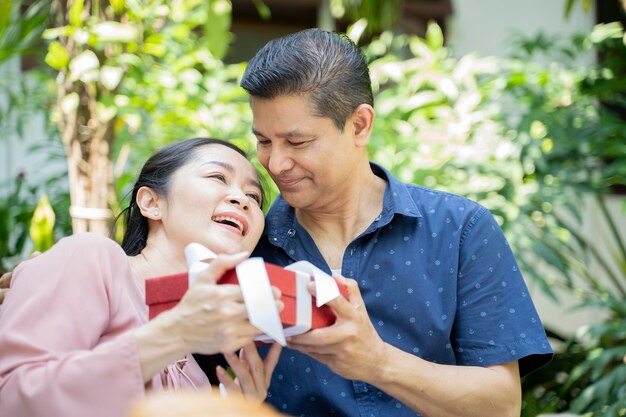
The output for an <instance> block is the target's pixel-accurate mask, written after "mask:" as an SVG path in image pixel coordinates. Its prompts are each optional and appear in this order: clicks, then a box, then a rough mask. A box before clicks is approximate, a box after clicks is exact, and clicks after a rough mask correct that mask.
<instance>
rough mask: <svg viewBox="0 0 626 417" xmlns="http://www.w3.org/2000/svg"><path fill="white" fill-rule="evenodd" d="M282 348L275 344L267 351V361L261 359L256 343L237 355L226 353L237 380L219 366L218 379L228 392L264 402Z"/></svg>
mask: <svg viewBox="0 0 626 417" xmlns="http://www.w3.org/2000/svg"><path fill="white" fill-rule="evenodd" d="M281 350H282V346H280V345H279V344H278V343H274V344H273V345H272V347H271V348H270V349H269V350H268V351H267V355H266V356H265V359H261V357H260V356H259V353H258V351H257V349H256V345H255V344H254V343H249V344H247V345H246V346H244V347H243V348H242V349H241V350H240V351H239V356H237V355H236V354H235V353H232V352H231V353H224V357H225V358H226V361H227V362H228V364H229V365H230V368H231V369H232V371H233V373H234V374H235V379H232V378H231V377H230V375H228V373H227V372H226V370H225V369H224V368H222V367H221V366H218V367H217V369H216V371H217V377H218V379H219V380H220V382H221V383H222V384H224V387H225V388H226V391H227V392H228V393H229V394H231V393H239V394H242V395H243V396H245V397H247V398H250V399H257V400H258V401H259V402H263V401H264V400H265V397H267V389H268V387H269V386H270V380H271V379H272V372H274V368H275V367H276V363H277V362H278V358H279V356H280V352H281Z"/></svg>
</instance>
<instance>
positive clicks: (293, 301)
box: [146, 261, 346, 334]
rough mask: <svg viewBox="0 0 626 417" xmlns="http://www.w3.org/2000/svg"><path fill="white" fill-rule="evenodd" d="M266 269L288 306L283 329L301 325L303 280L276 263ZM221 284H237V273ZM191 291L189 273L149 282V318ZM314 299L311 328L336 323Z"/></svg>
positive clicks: (228, 274) (342, 288)
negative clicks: (188, 290)
mask: <svg viewBox="0 0 626 417" xmlns="http://www.w3.org/2000/svg"><path fill="white" fill-rule="evenodd" d="M244 262H245V261H244ZM265 268H266V270H267V275H268V277H269V280H270V284H271V285H273V286H275V287H277V288H278V289H280V291H281V293H282V297H281V300H282V302H283V303H284V305H285V307H284V309H283V311H281V312H280V320H281V322H282V324H283V327H291V326H298V325H301V324H302V323H301V322H302V317H300V320H298V319H299V317H298V309H299V308H302V307H306V306H302V305H299V304H298V291H303V290H305V291H306V289H304V288H302V287H300V288H298V282H300V283H302V280H301V281H298V279H297V277H296V275H297V273H296V272H294V271H288V270H286V269H284V268H281V267H279V266H277V265H274V264H270V263H267V262H266V263H265ZM311 280H312V277H310V276H309V278H308V281H311ZM218 284H238V279H237V272H236V270H235V269H231V270H229V271H227V272H226V273H225V274H224V275H223V276H222V278H220V280H219V281H218ZM188 288H189V278H188V273H187V272H183V273H180V274H174V275H167V276H162V277H156V278H149V279H147V280H146V304H147V305H148V317H149V318H150V319H153V318H154V317H156V316H157V315H159V314H160V313H162V312H163V311H166V310H169V309H171V308H173V307H174V306H175V305H176V304H178V302H179V301H180V299H181V298H182V297H183V295H185V293H186V292H187V289H188ZM339 292H340V293H341V294H342V295H343V296H344V297H346V289H345V286H344V285H339ZM314 300H315V299H314V297H311V301H310V303H311V306H310V308H311V319H310V322H311V324H310V328H311V329H317V328H322V327H326V326H330V325H331V324H333V323H334V322H335V314H334V313H333V312H332V310H331V309H330V307H328V306H326V305H323V306H320V307H317V306H316V305H315V301H314ZM307 327H308V326H307ZM293 334H297V333H293Z"/></svg>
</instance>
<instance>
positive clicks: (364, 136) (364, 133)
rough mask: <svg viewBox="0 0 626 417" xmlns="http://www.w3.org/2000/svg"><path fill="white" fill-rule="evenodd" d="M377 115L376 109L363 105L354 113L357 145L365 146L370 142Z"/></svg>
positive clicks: (353, 122)
mask: <svg viewBox="0 0 626 417" xmlns="http://www.w3.org/2000/svg"><path fill="white" fill-rule="evenodd" d="M375 115H376V113H375V112H374V108H373V107H372V106H370V105H369V104H361V105H359V106H358V107H357V108H356V109H354V112H352V117H351V122H352V127H353V129H354V140H355V144H356V145H358V146H365V145H367V142H369V138H370V135H371V134H372V128H373V127H374V118H375Z"/></svg>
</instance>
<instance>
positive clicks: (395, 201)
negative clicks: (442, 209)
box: [263, 161, 422, 237]
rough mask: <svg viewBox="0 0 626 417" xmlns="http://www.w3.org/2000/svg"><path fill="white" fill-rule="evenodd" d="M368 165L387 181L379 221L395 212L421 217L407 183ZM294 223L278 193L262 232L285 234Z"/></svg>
mask: <svg viewBox="0 0 626 417" xmlns="http://www.w3.org/2000/svg"><path fill="white" fill-rule="evenodd" d="M370 166H371V168H372V171H373V172H374V174H375V175H377V176H379V177H380V178H382V179H384V180H385V182H386V183H387V186H386V187H385V195H384V197H383V209H382V212H381V214H380V220H382V222H381V223H383V224H386V223H388V222H389V221H391V218H392V217H393V216H394V215H395V214H400V215H403V216H409V217H422V214H421V213H420V211H419V209H418V208H417V205H416V204H415V200H414V199H413V197H412V196H411V194H410V193H409V190H408V185H407V184H404V183H402V182H400V181H399V180H398V179H397V178H396V177H394V176H393V175H392V174H391V172H389V171H388V170H387V169H386V168H384V167H382V166H380V165H378V164H376V163H374V162H371V161H370ZM296 225H297V221H296V216H295V211H294V209H293V208H292V207H291V206H289V204H287V202H286V201H285V200H284V199H283V197H282V196H281V195H278V196H277V197H276V200H274V203H272V206H271V207H270V209H269V211H268V212H267V215H266V227H265V230H264V231H263V234H264V235H270V236H272V237H279V236H285V233H287V232H288V231H289V230H292V229H294V228H295V227H296Z"/></svg>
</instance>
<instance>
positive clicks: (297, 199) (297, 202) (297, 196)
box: [280, 191, 314, 209]
mask: <svg viewBox="0 0 626 417" xmlns="http://www.w3.org/2000/svg"><path fill="white" fill-rule="evenodd" d="M280 195H281V196H282V197H283V199H284V200H285V201H286V202H287V204H289V205H290V206H291V207H293V208H295V209H303V208H307V207H309V206H311V205H312V204H313V202H314V200H313V199H312V198H311V196H310V195H305V193H303V192H289V191H286V192H282V191H281V193H280ZM312 200H313V201H312Z"/></svg>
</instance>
